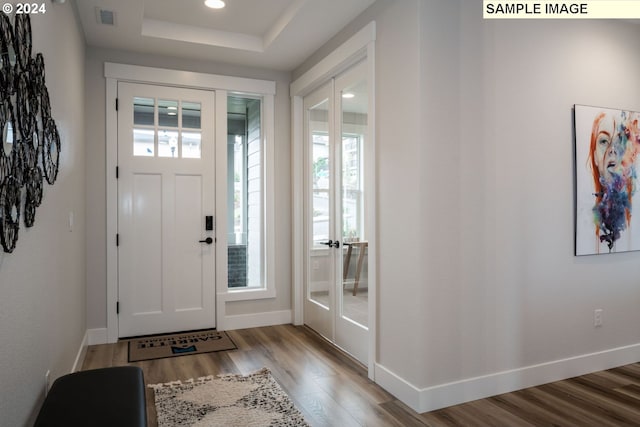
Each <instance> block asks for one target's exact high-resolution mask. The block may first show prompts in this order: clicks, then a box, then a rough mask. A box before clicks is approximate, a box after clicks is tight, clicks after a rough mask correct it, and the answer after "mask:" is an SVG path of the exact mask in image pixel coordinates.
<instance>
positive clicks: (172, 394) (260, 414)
mask: <svg viewBox="0 0 640 427" xmlns="http://www.w3.org/2000/svg"><path fill="white" fill-rule="evenodd" d="M149 387H151V388H152V389H153V390H154V399H155V405H156V413H157V418H158V427H174V426H194V427H195V426H207V427H217V426H224V427H234V426H238V427H239V426H243V427H246V426H251V427H262V426H264V427H267V426H270V427H276V426H279V427H284V426H288V427H308V426H309V424H307V422H306V421H305V419H304V416H303V415H302V413H301V412H300V411H299V410H298V409H297V408H296V407H295V406H294V404H293V402H292V401H291V399H290V398H289V396H287V394H286V393H285V392H284V390H282V388H281V387H280V385H279V384H278V383H277V382H276V380H275V379H274V378H273V377H272V376H271V373H270V372H269V370H268V369H267V368H262V369H261V370H260V371H258V372H255V373H253V374H250V375H247V376H242V375H222V376H219V377H214V376H208V377H204V378H199V379H197V380H188V381H184V382H182V381H175V382H171V383H166V384H153V385H149Z"/></svg>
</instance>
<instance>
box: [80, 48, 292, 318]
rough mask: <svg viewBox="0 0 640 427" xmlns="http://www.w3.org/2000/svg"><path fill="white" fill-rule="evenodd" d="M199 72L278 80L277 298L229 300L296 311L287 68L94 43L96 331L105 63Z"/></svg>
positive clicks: (90, 189)
mask: <svg viewBox="0 0 640 427" xmlns="http://www.w3.org/2000/svg"><path fill="white" fill-rule="evenodd" d="M105 62H115V63H121V64H129V65H141V66H148V67H157V68H167V69H174V70H184V71H194V72H199V73H209V74H219V75H228V76H235V77H247V78H255V79H264V80H273V81H275V82H276V96H275V121H276V127H275V188H276V192H275V194H274V195H272V197H274V200H275V210H276V212H275V213H276V215H275V217H276V218H275V226H276V231H275V236H276V239H277V241H276V247H277V248H278V250H277V254H276V256H275V259H276V265H275V272H276V273H275V280H276V292H277V297H276V298H272V299H265V300H258V301H237V302H235V301H234V302H227V303H226V309H225V311H226V315H232V316H242V315H245V314H253V313H278V314H281V313H283V312H285V311H288V310H291V261H290V259H291V250H290V241H291V230H290V226H289V224H290V223H291V213H290V212H291V196H290V188H291V184H290V169H291V168H290V154H289V151H290V148H289V147H290V137H289V129H290V124H289V121H290V119H289V117H290V113H289V89H288V87H289V82H290V75H289V73H286V72H278V71H269V70H262V69H254V68H249V67H241V66H232V65H226V64H220V63H216V62H213V61H204V60H203V61H193V60H185V59H179V58H173V57H170V56H158V55H144V54H138V53H128V52H123V51H115V50H107V49H98V48H89V49H88V50H87V59H86V74H85V77H86V103H87V123H88V125H87V147H88V149H87V156H86V160H87V324H88V328H89V329H91V330H100V329H104V328H106V326H107V312H106V309H107V301H106V299H107V298H106V286H107V285H106V249H105V248H106V239H107V236H106V235H105V234H106V199H105V192H106V183H105V143H106V142H105V132H106V130H105V78H104V63H105Z"/></svg>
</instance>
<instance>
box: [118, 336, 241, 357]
mask: <svg viewBox="0 0 640 427" xmlns="http://www.w3.org/2000/svg"><path fill="white" fill-rule="evenodd" d="M237 348H238V347H236V345H235V343H234V342H233V341H232V340H231V338H229V336H228V335H227V334H226V332H218V331H214V330H207V331H197V332H185V333H181V334H169V335H155V336H151V337H142V338H134V339H131V340H129V362H137V361H140V360H152V359H162V358H165V357H175V356H186V355H190V354H200V353H211V352H214V351H222V350H235V349H237Z"/></svg>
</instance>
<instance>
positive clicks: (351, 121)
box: [304, 63, 372, 365]
mask: <svg viewBox="0 0 640 427" xmlns="http://www.w3.org/2000/svg"><path fill="white" fill-rule="evenodd" d="M368 106H369V102H368V96H367V80H366V72H365V64H364V63H361V64H358V65H356V66H354V67H353V68H351V69H350V70H348V71H347V72H345V73H343V74H342V75H340V76H338V77H336V78H335V79H332V80H331V81H330V82H329V83H328V84H326V85H325V86H323V87H321V88H319V89H318V90H316V91H315V92H314V93H312V94H310V95H308V96H306V97H305V99H304V110H305V146H306V150H305V152H306V160H307V161H306V172H305V175H306V178H307V179H306V204H305V218H306V234H305V235H306V239H305V252H306V262H305V270H306V273H305V276H306V280H305V305H304V322H305V324H307V325H309V326H310V327H311V328H313V329H314V330H316V331H317V332H318V333H320V334H321V335H323V336H324V337H325V338H327V339H328V340H330V341H332V342H333V343H334V344H335V345H337V346H338V347H340V348H342V349H343V350H345V351H347V352H348V353H350V354H351V355H352V356H354V357H355V358H356V359H358V360H359V361H361V362H362V363H363V364H365V365H366V364H367V362H368V344H369V320H368V316H369V297H368V292H369V289H368V274H367V273H368V265H369V263H368V241H367V234H366V230H367V227H366V225H367V220H368V217H367V213H366V211H365V209H364V206H365V197H366V191H365V190H368V189H367V188H366V187H365V179H364V176H365V174H364V172H365V168H366V167H371V166H372V165H366V164H365V159H366V156H365V151H366V150H368V149H370V148H369V147H370V144H371V141H370V140H369V138H368V136H367V135H368V132H367V129H368V127H367V125H368V119H367V117H368V114H367V113H368Z"/></svg>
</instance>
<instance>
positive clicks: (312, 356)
mask: <svg viewBox="0 0 640 427" xmlns="http://www.w3.org/2000/svg"><path fill="white" fill-rule="evenodd" d="M228 334H229V336H230V337H231V338H232V339H233V341H234V342H235V343H236V345H237V346H238V349H237V350H230V351H222V352H217V353H207V354H201V355H192V356H181V357H174V358H169V359H158V360H150V361H142V362H135V363H128V362H127V342H126V341H122V342H119V343H117V344H105V345H97V346H90V347H89V349H88V351H87V356H86V358H85V361H84V364H83V369H93V368H101V367H107V366H121V365H134V366H140V367H141V368H142V369H143V371H144V375H145V381H146V383H147V384H155V383H160V382H168V381H174V380H186V379H189V378H197V377H201V376H206V375H219V374H225V373H240V374H247V373H250V372H253V371H255V370H258V369H260V368H262V367H265V366H266V367H268V368H269V369H270V370H271V372H272V374H273V376H274V378H275V379H276V380H277V381H278V382H279V383H280V385H281V386H282V387H283V389H284V390H285V391H286V392H287V394H288V395H289V396H290V397H291V399H292V400H293V401H294V402H295V404H296V406H297V407H298V408H299V409H300V410H301V411H302V412H303V413H304V415H305V418H306V419H307V421H308V422H309V423H310V424H311V425H312V426H339V427H343V426H345V427H348V426H409V427H411V426H509V427H511V426H513V427H517V426H640V364H633V365H628V366H624V367H620V368H616V369H611V370H608V371H604V372H597V373H594V374H589V375H585V376H582V377H577V378H572V379H569V380H565V381H559V382H556V383H552V384H546V385H543V386H539V387H534V388H529V389H525V390H520V391H516V392H513V393H507V394H503V395H500V396H495V397H491V398H488V399H482V400H477V401H474V402H469V403H465V404H462V405H457V406H452V407H449V408H445V409H441V410H438V411H433V412H430V413H425V414H417V413H415V412H414V411H413V410H411V409H410V408H408V407H407V406H405V405H404V404H403V403H402V402H400V401H398V400H397V399H395V398H394V397H393V396H392V395H390V394H389V393H387V392H386V391H384V390H383V389H382V388H380V387H379V386H377V385H376V384H374V383H373V382H371V381H369V380H368V378H367V373H366V370H365V369H364V367H362V365H360V364H359V363H358V362H356V361H354V360H353V359H351V358H350V357H349V356H347V355H345V354H344V353H342V352H340V351H339V350H336V349H334V348H333V347H332V346H331V345H329V344H328V343H326V342H325V341H324V340H323V339H322V338H320V337H319V336H318V335H316V334H315V333H314V332H313V331H311V330H310V329H308V328H306V327H296V326H292V325H281V326H270V327H265V328H255V329H244V330H236V331H229V332H228ZM147 411H148V414H149V426H151V427H154V426H156V425H157V424H156V418H155V407H154V404H153V391H152V390H151V389H148V390H147Z"/></svg>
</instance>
